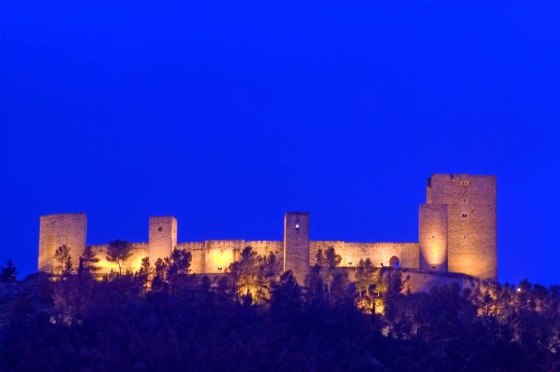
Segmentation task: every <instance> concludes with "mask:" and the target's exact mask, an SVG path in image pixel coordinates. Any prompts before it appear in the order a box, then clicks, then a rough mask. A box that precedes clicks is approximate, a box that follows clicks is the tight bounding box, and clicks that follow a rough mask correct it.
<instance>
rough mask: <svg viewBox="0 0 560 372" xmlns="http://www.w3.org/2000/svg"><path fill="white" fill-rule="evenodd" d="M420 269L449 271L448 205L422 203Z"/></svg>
mask: <svg viewBox="0 0 560 372" xmlns="http://www.w3.org/2000/svg"><path fill="white" fill-rule="evenodd" d="M419 221H420V226H419V229H418V231H419V235H420V236H419V241H420V270H424V271H443V272H445V271H447V205H446V204H422V205H420V218H419Z"/></svg>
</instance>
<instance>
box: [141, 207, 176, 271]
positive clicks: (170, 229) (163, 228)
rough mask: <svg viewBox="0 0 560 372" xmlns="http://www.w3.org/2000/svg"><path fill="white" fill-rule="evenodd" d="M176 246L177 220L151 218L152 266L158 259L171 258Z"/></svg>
mask: <svg viewBox="0 0 560 372" xmlns="http://www.w3.org/2000/svg"><path fill="white" fill-rule="evenodd" d="M176 246H177V219H175V217H173V216H162V217H150V243H149V251H148V257H149V259H150V264H151V265H154V264H155V262H156V261H157V259H158V258H161V259H164V258H165V257H169V256H171V252H172V251H173V249H174V248H175V247H176Z"/></svg>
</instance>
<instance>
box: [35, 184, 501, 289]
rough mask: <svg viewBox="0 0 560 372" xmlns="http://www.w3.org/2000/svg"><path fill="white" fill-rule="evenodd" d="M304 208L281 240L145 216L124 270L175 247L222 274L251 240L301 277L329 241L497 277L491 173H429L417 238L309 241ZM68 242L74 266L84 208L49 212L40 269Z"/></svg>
mask: <svg viewBox="0 0 560 372" xmlns="http://www.w3.org/2000/svg"><path fill="white" fill-rule="evenodd" d="M309 231H310V225H309V213H307V212H288V213H286V214H285V217H284V239H283V240H282V241H246V240H207V241H204V242H185V243H181V242H178V241H177V220H176V219H175V217H172V216H158V217H150V220H149V241H148V242H146V243H132V244H133V250H132V251H133V254H132V256H131V257H130V258H129V259H128V260H127V262H126V265H125V267H124V269H125V270H127V271H130V272H136V271H138V269H139V268H140V265H141V262H142V259H143V258H144V257H148V258H149V259H150V263H151V264H153V263H154V262H155V261H156V260H157V259H158V258H165V257H167V256H169V255H170V254H171V252H172V250H173V248H179V249H186V250H188V251H189V252H191V254H192V263H191V272H192V273H194V274H222V273H225V272H226V270H227V268H228V267H229V265H230V264H231V263H232V262H234V261H235V260H237V259H238V258H239V255H240V253H241V251H242V250H243V248H245V247H247V246H250V247H252V248H253V250H255V251H256V252H257V253H258V254H260V255H266V254H269V253H274V254H275V255H276V256H277V257H278V258H279V261H280V262H282V268H283V270H285V271H287V270H292V271H293V272H294V275H295V277H296V279H297V280H298V282H299V283H300V284H303V283H304V280H305V276H306V275H307V273H308V271H309V268H310V266H311V265H313V264H315V260H316V255H317V252H318V251H319V250H320V249H323V250H325V249H327V248H329V247H333V248H334V249H335V250H336V253H337V254H339V255H340V256H341V257H342V260H341V263H340V266H341V267H345V268H356V267H357V266H358V263H359V262H360V260H365V259H367V258H369V259H370V260H371V261H372V262H373V264H374V265H375V266H377V267H398V268H403V269H409V270H410V269H412V270H417V271H419V272H424V273H430V272H440V273H441V272H443V273H445V272H454V273H462V274H467V275H471V276H474V277H478V278H480V279H491V280H496V279H497V245H496V178H495V177H494V176H475V175H468V174H435V175H433V176H432V177H430V178H429V179H428V184H427V202H426V203H425V204H422V205H420V209H419V238H418V241H419V242H412V243H393V242H388V243H354V242H344V241H311V240H309ZM61 245H66V246H68V247H69V248H70V253H71V256H72V261H73V262H74V267H77V266H78V258H79V257H80V256H81V254H82V252H83V251H84V248H85V245H86V215H85V214H53V215H48V216H42V217H41V219H40V239H39V255H38V270H39V271H44V272H52V269H53V267H54V266H55V255H54V253H55V251H56V248H57V247H59V246H61ZM92 249H93V251H94V252H95V253H96V254H97V257H98V258H99V259H100V261H99V263H98V266H99V267H100V271H101V272H102V273H103V272H105V273H108V272H110V271H111V270H115V271H118V268H117V266H116V264H113V263H111V262H108V261H107V260H106V259H105V257H106V249H107V245H106V244H105V245H94V246H92Z"/></svg>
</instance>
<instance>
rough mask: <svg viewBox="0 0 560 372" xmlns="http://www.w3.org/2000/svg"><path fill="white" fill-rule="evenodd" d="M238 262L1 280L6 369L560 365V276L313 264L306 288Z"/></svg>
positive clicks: (0, 359) (0, 363)
mask: <svg viewBox="0 0 560 372" xmlns="http://www.w3.org/2000/svg"><path fill="white" fill-rule="evenodd" d="M243 270H244V269H243V267H231V273H230V274H228V275H223V276H221V277H215V278H208V277H195V276H192V275H180V274H177V275H169V276H164V277H162V278H160V281H159V282H157V281H152V283H151V287H150V288H149V289H148V287H147V286H146V285H147V282H146V277H143V276H142V275H140V274H135V275H113V276H111V277H107V278H105V280H102V281H95V280H93V279H92V276H91V275H89V274H87V273H86V274H83V273H81V274H79V275H68V276H66V277H63V278H59V279H58V280H57V281H53V280H52V277H49V275H46V274H35V275H32V276H30V277H28V278H26V279H25V280H23V281H21V282H16V281H14V280H5V281H3V283H0V295H1V297H0V301H1V303H0V348H1V349H0V369H1V370H41V371H55V370H56V371H61V370H62V371H71V370H85V371H88V370H106V371H109V370H111V371H114V370H126V371H129V370H132V371H152V370H160V371H178V370H189V371H204V370H212V371H231V370H243V371H273V370H278V371H298V370H322V371H334V370H344V371H364V370H379V371H445V370H448V371H502V370H503V371H527V370H531V371H540V370H542V371H554V370H560V357H559V355H558V351H559V347H560V342H559V341H560V337H559V334H560V316H559V315H560V312H559V304H560V289H559V287H550V288H546V287H542V286H539V285H532V284H530V283H528V282H527V281H524V282H522V283H521V284H520V285H519V286H517V287H512V286H509V285H505V286H503V285H499V284H492V283H490V284H488V283H486V284H485V285H484V286H483V287H480V288H475V289H473V290H467V291H463V290H462V289H460V288H459V287H445V288H440V289H434V290H432V291H431V292H430V293H426V294H402V293H400V290H401V288H402V281H403V278H402V276H401V273H400V271H399V270H393V271H391V272H389V274H388V275H385V276H384V278H386V279H383V283H381V282H379V283H376V284H375V283H372V284H371V285H369V289H368V288H364V287H363V286H362V284H363V281H362V282H358V283H356V284H349V283H347V282H346V281H345V280H344V276H341V277H337V274H336V272H334V273H329V272H328V271H325V270H321V268H318V267H315V268H314V269H313V270H312V271H311V274H310V277H309V278H308V281H307V287H306V288H302V287H299V286H298V285H297V284H296V283H295V281H294V279H293V276H292V275H291V273H290V272H288V273H285V274H283V275H282V276H280V277H278V278H277V279H274V280H270V281H266V283H265V282H264V281H260V282H259V280H260V279H259V280H257V281H255V282H251V281H247V280H246V278H244V276H243V275H244V274H243V273H244V271H243ZM326 274H328V275H326ZM331 274H332V275H331ZM265 277H266V274H263V276H261V277H256V278H257V279H258V278H265ZM362 279H363V278H362ZM259 283H260V284H259ZM260 285H262V286H260ZM375 286H377V287H378V290H377V291H376V290H374V287H375ZM243 288H246V290H245V289H243ZM240 289H241V290H240ZM370 289H371V291H370ZM370 292H371V293H370ZM368 296H370V297H371V298H370V297H368ZM369 300H372V301H373V302H375V303H376V304H377V305H376V306H372V307H371V308H369V310H371V311H369V310H368V306H364V303H366V304H367V303H369V302H368V301H369ZM360 304H361V305H360ZM376 312H382V314H379V313H378V314H376Z"/></svg>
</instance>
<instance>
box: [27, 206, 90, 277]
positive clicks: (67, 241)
mask: <svg viewBox="0 0 560 372" xmlns="http://www.w3.org/2000/svg"><path fill="white" fill-rule="evenodd" d="M62 245H65V246H67V247H68V248H69V250H70V257H71V259H72V266H73V268H74V270H77V269H78V266H79V262H80V256H81V255H82V254H83V252H84V248H85V246H86V215H85V213H64V214H51V215H48V216H41V218H40V227H39V260H38V263H37V270H38V271H43V272H47V273H51V272H52V270H53V268H54V266H55V264H56V261H55V252H56V249H57V248H58V247H60V246H62Z"/></svg>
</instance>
